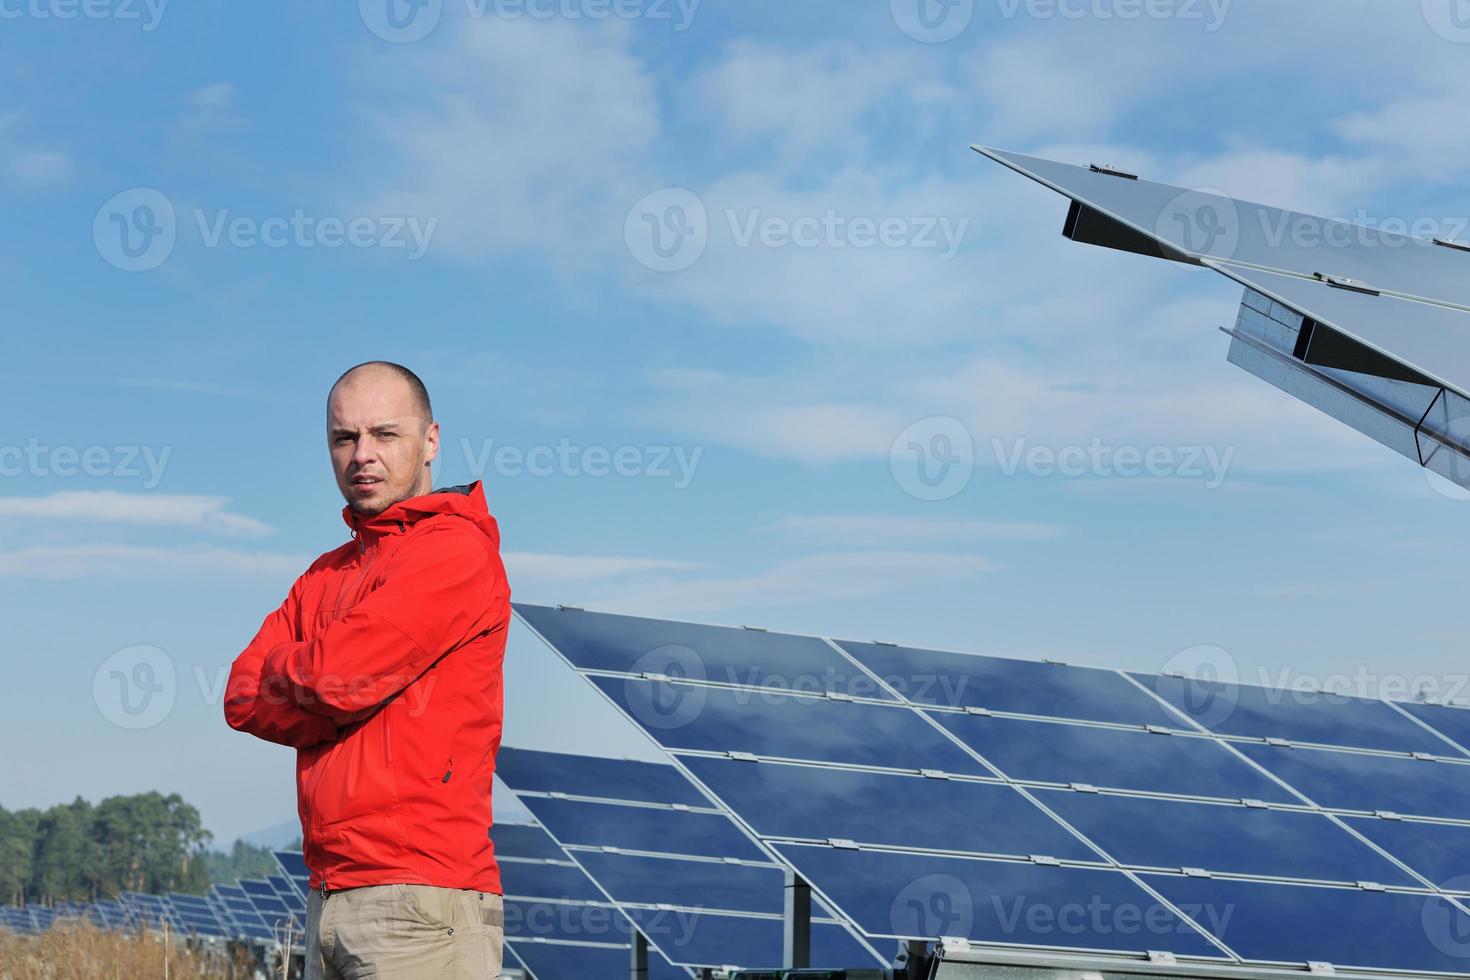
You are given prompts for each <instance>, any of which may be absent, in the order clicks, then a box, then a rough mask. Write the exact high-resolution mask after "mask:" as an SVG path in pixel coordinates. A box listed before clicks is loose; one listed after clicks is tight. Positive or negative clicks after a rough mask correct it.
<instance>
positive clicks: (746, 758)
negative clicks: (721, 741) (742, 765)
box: [725, 752, 761, 762]
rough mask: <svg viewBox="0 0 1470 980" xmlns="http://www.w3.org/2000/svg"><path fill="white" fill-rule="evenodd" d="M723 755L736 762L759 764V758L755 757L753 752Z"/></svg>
mask: <svg viewBox="0 0 1470 980" xmlns="http://www.w3.org/2000/svg"><path fill="white" fill-rule="evenodd" d="M725 754H726V755H728V756H729V757H730V758H732V759H734V760H735V761H736V762H759V761H761V760H760V759H759V758H757V757H756V755H755V753H754V752H726V753H725Z"/></svg>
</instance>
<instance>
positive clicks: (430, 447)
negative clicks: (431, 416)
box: [424, 422, 439, 463]
mask: <svg viewBox="0 0 1470 980" xmlns="http://www.w3.org/2000/svg"><path fill="white" fill-rule="evenodd" d="M438 458H439V423H438V422H430V423H429V424H428V426H427V427H425V429H424V462H425V463H432V462H433V461H434V460H436V459H438Z"/></svg>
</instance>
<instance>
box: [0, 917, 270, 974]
mask: <svg viewBox="0 0 1470 980" xmlns="http://www.w3.org/2000/svg"><path fill="white" fill-rule="evenodd" d="M203 959H207V960H208V962H202V960H203ZM165 960H167V963H165ZM165 968H166V970H167V972H165ZM251 972H252V971H251V970H250V969H249V968H248V967H247V966H245V964H243V963H241V964H238V965H233V964H230V963H228V962H225V961H224V960H223V957H222V956H208V957H199V956H196V955H195V954H194V953H192V952H191V951H190V950H188V949H187V948H184V946H183V944H181V943H179V942H178V941H177V939H174V940H172V941H171V942H170V943H169V948H168V949H167V950H165V948H164V943H163V937H162V936H161V935H158V934H156V933H149V934H137V933H120V932H106V931H103V930H101V929H98V928H96V927H95V926H92V925H89V924H87V923H76V924H70V923H69V924H66V925H60V926H56V927H55V928H52V929H49V930H47V931H46V932H44V933H41V934H40V935H36V936H18V935H16V934H14V933H12V932H10V931H9V930H6V929H0V980H159V978H162V977H164V976H167V977H168V978H169V980H232V978H247V977H249V976H250V975H251Z"/></svg>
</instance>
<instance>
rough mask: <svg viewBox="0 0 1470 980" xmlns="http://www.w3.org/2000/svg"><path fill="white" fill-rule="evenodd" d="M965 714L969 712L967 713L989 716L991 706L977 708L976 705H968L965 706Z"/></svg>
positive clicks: (983, 716)
mask: <svg viewBox="0 0 1470 980" xmlns="http://www.w3.org/2000/svg"><path fill="white" fill-rule="evenodd" d="M965 714H967V715H980V716H981V717H982V718H989V717H990V714H991V712H990V709H989V708H977V707H975V706H974V705H966V706H965Z"/></svg>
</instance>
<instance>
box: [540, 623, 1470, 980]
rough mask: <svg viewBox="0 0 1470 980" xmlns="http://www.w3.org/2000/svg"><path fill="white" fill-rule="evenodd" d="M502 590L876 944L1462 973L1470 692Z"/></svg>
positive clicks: (1469, 825)
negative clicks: (1224, 676)
mask: <svg viewBox="0 0 1470 980" xmlns="http://www.w3.org/2000/svg"><path fill="white" fill-rule="evenodd" d="M516 611H517V613H518V615H519V616H520V618H521V619H522V621H523V622H525V623H526V624H528V625H529V626H530V627H531V628H532V629H533V630H534V631H535V632H536V633H538V634H539V635H540V636H541V637H542V638H543V639H544V640H545V641H546V642H547V643H548V645H549V646H550V647H551V648H552V649H553V650H555V651H556V652H557V653H558V654H559V655H561V656H562V657H563V658H564V659H565V660H566V661H567V662H568V663H569V664H570V665H571V666H572V667H573V668H575V669H576V670H577V671H578V672H580V673H581V674H582V675H583V676H584V677H585V678H586V679H587V680H588V681H589V682H590V683H592V684H593V685H594V686H595V687H597V688H598V690H600V691H601V692H602V693H603V694H604V695H605V696H606V697H607V699H608V700H609V701H610V702H611V703H612V704H613V705H615V706H616V707H617V708H618V709H619V710H621V711H622V712H623V713H624V714H625V715H626V716H627V717H628V718H629V719H631V720H632V721H633V722H634V723H635V724H637V725H638V726H639V727H641V728H642V729H643V730H644V731H645V732H646V733H647V734H648V735H649V736H651V737H652V738H653V740H654V741H655V742H657V743H658V744H659V745H660V746H661V747H662V748H663V749H665V750H666V752H667V753H668V754H669V755H670V757H671V759H672V760H673V761H674V762H675V764H676V765H677V766H678V767H679V768H680V769H681V770H682V771H683V772H684V773H685V774H686V775H688V776H689V777H690V778H692V779H693V780H694V781H695V782H696V783H697V784H698V785H699V786H700V787H701V788H702V789H703V790H704V791H705V793H706V795H707V796H708V797H709V798H710V799H711V800H714V801H718V802H719V803H720V804H721V805H722V806H723V807H724V808H726V809H727V811H728V812H729V813H730V814H731V815H732V817H733V818H734V819H735V820H736V821H737V822H738V823H739V824H740V825H741V826H742V828H743V829H744V830H746V831H747V832H748V834H749V835H750V836H751V837H752V838H754V839H756V840H758V841H759V842H760V843H761V844H762V845H763V847H764V848H765V849H766V851H767V852H768V853H770V854H772V855H774V856H776V857H777V858H779V859H780V861H782V862H784V863H785V864H788V865H789V866H790V867H792V868H794V869H795V870H796V871H797V872H799V873H800V874H801V875H802V877H804V878H805V879H806V880H807V881H809V882H810V883H811V885H812V887H813V889H814V891H815V892H817V893H818V894H819V895H820V896H821V897H822V898H823V899H824V900H825V902H826V903H827V905H828V906H829V907H830V908H831V909H832V910H834V911H835V912H836V913H838V914H839V915H840V916H841V917H843V918H844V919H845V920H846V921H848V922H849V923H851V924H852V925H853V926H854V927H855V928H856V929H857V930H859V931H860V932H861V933H862V934H864V935H865V936H867V937H868V938H869V941H870V943H871V944H873V945H875V946H876V945H877V944H878V943H879V942H880V941H885V940H886V941H891V940H904V939H934V938H937V937H953V938H962V939H965V940H968V941H969V942H970V943H972V944H974V945H975V946H977V947H981V948H989V949H995V950H999V951H1010V952H1048V953H1055V952H1071V953H1077V954H1087V955H1088V956H1089V957H1092V958H1097V957H1102V958H1103V959H1108V958H1109V957H1113V956H1122V957H1128V958H1142V957H1151V958H1153V959H1155V960H1165V961H1168V960H1169V959H1170V958H1171V957H1172V958H1174V959H1175V960H1177V961H1180V962H1195V963H1197V964H1200V965H1221V964H1248V965H1252V966H1268V967H1286V968H1298V969H1301V968H1305V967H1306V966H1307V964H1323V963H1330V964H1332V965H1334V966H1335V967H1336V968H1337V969H1347V968H1353V969H1370V970H1372V969H1385V970H1409V971H1420V972H1440V973H1447V974H1456V975H1470V941H1467V940H1466V938H1465V937H1466V936H1470V915H1467V913H1466V902H1467V901H1470V820H1467V819H1466V817H1467V815H1470V753H1467V752H1466V751H1465V749H1464V748H1463V747H1462V746H1464V745H1466V744H1470V738H1467V737H1470V710H1466V709H1463V708H1456V707H1448V706H1435V705H1418V704H1412V705H1411V704H1400V703H1396V702H1390V701H1381V700H1372V699H1365V698H1345V697H1336V696H1329V695H1317V696H1314V697H1294V696H1292V695H1290V694H1285V693H1282V692H1276V691H1269V690H1265V689H1262V688H1256V687H1250V686H1246V685H1223V684H1213V683H1209V682H1204V681H1193V680H1188V679H1184V678H1179V677H1169V676H1151V675H1140V674H1129V673H1125V672H1121V671H1111V670H1103V669H1097V668H1087V667H1076V666H1067V665H1063V664H1055V663H1034V662H1028V661H1016V660H1007V659H1001V658H995V657H984V656H976V655H969V654H957V653H948V652H942V651H932V650H921V649H914V648H908V647H902V646H897V645H893V644H887V643H873V642H852V641H843V640H825V639H821V638H817V637H807V636H797V635H788V634H779V633H771V632H766V631H763V630H754V629H741V628H730V627H716V626H703V625H697V624H688V623H674V622H665V621H659V620H650V619H641V618H636V617H628V616H615V615H608V614H601V613H593V612H585V611H582V610H578V609H573V608H570V607H558V608H555V609H553V608H548V607H541V606H528V605H523V604H518V605H517V606H516ZM532 802H533V801H532V800H531V799H528V800H527V803H528V805H531V804H532ZM565 808H566V803H565V802H563V801H555V802H554V803H548V804H546V805H545V806H543V810H544V812H545V816H546V817H547V818H549V820H562V819H563V817H562V815H561V813H560V810H561V809H565ZM578 858H579V860H581V859H582V856H581V855H580V854H579V855H578ZM1317 969H1319V970H1320V969H1322V967H1321V966H1318V967H1317Z"/></svg>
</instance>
